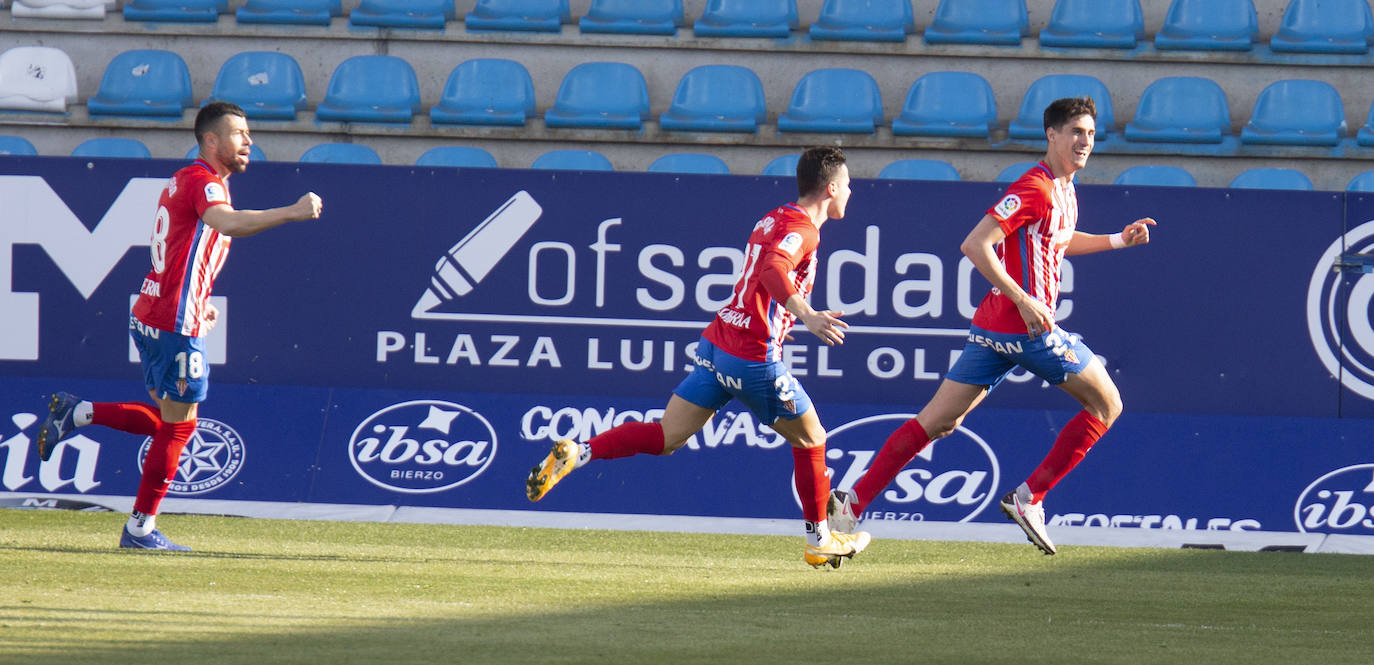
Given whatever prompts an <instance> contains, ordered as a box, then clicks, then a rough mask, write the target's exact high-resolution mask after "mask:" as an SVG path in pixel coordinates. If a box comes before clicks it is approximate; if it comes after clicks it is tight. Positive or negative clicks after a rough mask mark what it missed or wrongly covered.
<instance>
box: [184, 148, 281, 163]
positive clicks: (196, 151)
mask: <svg viewBox="0 0 1374 665" xmlns="http://www.w3.org/2000/svg"><path fill="white" fill-rule="evenodd" d="M199 156H200V146H198V145H193V146H191V149H190V150H187V151H186V159H195V158H196V157H199ZM248 161H249V163H252V162H265V161H267V155H265V154H263V152H262V148H259V147H258V144H256V143H254V144H253V145H250V146H248Z"/></svg>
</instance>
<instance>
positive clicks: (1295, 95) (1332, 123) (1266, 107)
mask: <svg viewBox="0 0 1374 665" xmlns="http://www.w3.org/2000/svg"><path fill="white" fill-rule="evenodd" d="M1345 128H1346V125H1345V105H1344V104H1342V103H1341V95H1340V93H1338V92H1336V89H1335V88H1334V87H1332V86H1331V84H1330V83H1326V82H1324V81H1310V80H1306V79H1289V80H1286V81H1278V82H1275V83H1271V84H1269V86H1268V87H1266V88H1265V89H1264V90H1263V91H1261V92H1260V94H1259V98H1258V99H1256V100H1255V110H1254V112H1253V113H1251V114H1250V122H1247V123H1245V126H1244V127H1242V128H1241V130H1240V141H1241V143H1247V144H1277V145H1328V146H1332V145H1336V144H1337V143H1340V141H1341V138H1342V137H1343V136H1345Z"/></svg>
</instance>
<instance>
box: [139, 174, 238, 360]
mask: <svg viewBox="0 0 1374 665" xmlns="http://www.w3.org/2000/svg"><path fill="white" fill-rule="evenodd" d="M215 205H232V204H231V203H230V200H229V187H228V186H227V185H226V184H225V182H224V181H223V180H221V179H220V177H219V176H218V175H216V174H215V170H214V169H213V168H211V167H210V165H209V164H208V163H206V162H205V161H204V160H200V159H197V160H196V161H195V162H194V163H192V164H191V165H190V166H187V167H186V168H183V169H181V170H180V171H177V172H176V174H174V175H173V176H172V179H171V180H169V181H167V187H166V188H165V189H163V190H162V196H161V197H160V198H159V199H158V202H157V219H156V221H155V222H154V223H153V237H152V240H151V241H150V243H149V249H150V250H151V253H152V259H153V268H152V270H151V271H149V273H148V276H147V277H146V278H144V280H143V287H142V288H141V289H139V297H138V302H136V303H135V304H134V312H133V314H134V316H135V317H137V318H138V320H139V321H142V322H143V323H144V324H145V325H148V326H151V327H153V328H157V329H158V330H166V331H168V332H174V333H178V334H181V335H186V336H189V337H200V336H201V335H204V334H205V333H206V331H207V330H208V328H207V326H206V324H205V315H206V312H207V311H208V310H209V304H210V291H211V290H212V289H213V288H214V285H215V277H216V276H217V275H219V271H220V268H222V267H224V260H225V259H226V258H228V256H229V241H230V238H229V236H225V235H221V234H220V233H219V231H216V230H214V229H213V228H210V227H209V226H207V225H206V224H205V222H204V221H202V219H201V218H202V216H203V215H204V214H205V211H206V210H209V209H210V207H211V206H215Z"/></svg>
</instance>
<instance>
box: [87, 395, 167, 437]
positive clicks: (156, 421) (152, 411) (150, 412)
mask: <svg viewBox="0 0 1374 665" xmlns="http://www.w3.org/2000/svg"><path fill="white" fill-rule="evenodd" d="M91 424H93V425H104V426H105V427H110V428H113V429H117V430H119V431H121V432H128V433H130V434H142V435H143V436H152V435H154V434H156V433H157V428H158V427H161V426H162V417H161V416H160V415H158V411H157V409H156V408H154V407H152V406H149V405H147V404H144V403H142V402H91Z"/></svg>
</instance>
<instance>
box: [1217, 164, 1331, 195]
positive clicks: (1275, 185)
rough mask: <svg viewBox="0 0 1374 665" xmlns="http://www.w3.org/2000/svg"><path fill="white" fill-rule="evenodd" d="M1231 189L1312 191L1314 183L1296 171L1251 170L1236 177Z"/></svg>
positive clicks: (1274, 169)
mask: <svg viewBox="0 0 1374 665" xmlns="http://www.w3.org/2000/svg"><path fill="white" fill-rule="evenodd" d="M1229 186H1230V188H1231V189H1298V190H1309V191H1310V190H1311V189H1312V181H1311V180H1308V178H1307V176H1306V175H1304V174H1303V172H1302V171H1298V170H1295V169H1277V168H1262V169H1250V170H1248V171H1244V172H1242V173H1241V174H1240V175H1238V176H1236V179H1235V180H1232V181H1231V184H1230V185H1229Z"/></svg>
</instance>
